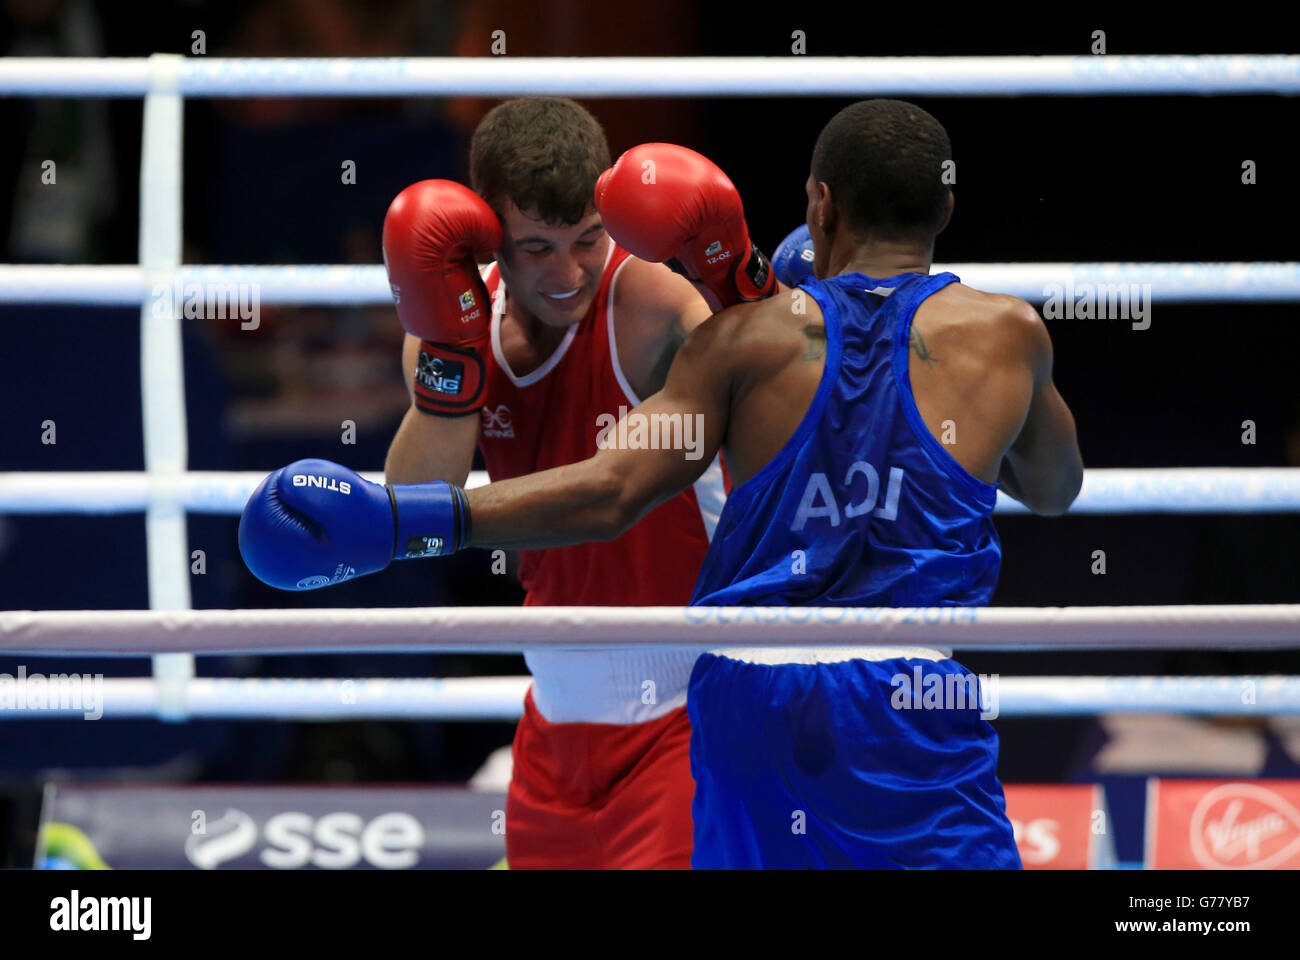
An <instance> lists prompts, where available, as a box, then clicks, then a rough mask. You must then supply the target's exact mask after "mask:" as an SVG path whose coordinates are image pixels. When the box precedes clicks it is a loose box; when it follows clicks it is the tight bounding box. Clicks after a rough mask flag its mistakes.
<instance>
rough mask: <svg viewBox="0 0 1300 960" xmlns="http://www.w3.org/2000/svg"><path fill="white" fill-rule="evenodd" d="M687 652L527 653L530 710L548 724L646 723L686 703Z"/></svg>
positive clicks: (690, 660)
mask: <svg viewBox="0 0 1300 960" xmlns="http://www.w3.org/2000/svg"><path fill="white" fill-rule="evenodd" d="M698 659H699V654H698V653H697V652H693V651H690V650H670V649H662V648H661V649H643V650H525V651H524V660H526V661H527V663H528V669H529V670H530V671H531V672H532V675H533V704H534V705H535V706H536V707H537V709H538V710H539V711H540V712H541V714H542V716H543V717H545V718H546V719H547V720H549V721H550V722H551V723H645V722H646V721H647V720H656V719H658V718H659V717H662V716H664V715H665V714H668V713H671V712H672V711H673V710H676V709H677V708H678V707H681V706H683V705H685V703H686V686H687V684H688V683H689V682H690V679H691V669H692V668H693V667H694V666H695V661H696V660H698Z"/></svg>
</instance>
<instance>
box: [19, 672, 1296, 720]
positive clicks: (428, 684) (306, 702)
mask: <svg viewBox="0 0 1300 960" xmlns="http://www.w3.org/2000/svg"><path fill="white" fill-rule="evenodd" d="M33 676H35V675H33ZM531 682H532V678H531V677H456V678H449V679H424V678H419V679H416V678H395V679H382V678H371V679H361V680H340V679H302V680H294V679H280V678H253V679H236V678H226V677H222V678H208V677H202V678H198V679H194V680H190V681H189V682H188V683H187V684H185V686H184V689H183V691H182V698H181V707H180V713H181V715H183V716H184V717H186V718H188V719H196V720H197V719H231V720H357V719H367V720H476V721H492V720H500V721H514V720H518V719H519V717H520V716H521V715H522V714H523V701H524V692H525V691H526V690H527V689H528V684H529V683H531ZM980 682H981V685H982V686H983V688H984V690H985V696H986V698H987V699H986V702H985V703H984V704H983V706H984V708H985V709H986V710H988V711H989V712H991V713H992V712H995V713H996V714H997V715H998V716H1001V717H1046V716H1091V715H1094V714H1098V713H1109V712H1126V713H1152V712H1176V713H1189V714H1209V715H1224V714H1245V715H1277V714H1300V677H1296V676H1236V677H1229V676H1223V677H1123V676H1120V677H1004V676H993V677H981V678H980ZM23 684H24V685H23V687H21V688H20V687H19V686H18V684H17V681H16V680H15V681H14V683H13V684H11V686H10V687H9V688H6V687H5V686H4V683H3V680H2V679H0V720H6V719H9V720H35V719H59V718H67V717H84V716H86V715H87V713H94V714H99V715H100V716H102V717H103V718H105V719H110V720H113V719H117V720H122V719H133V718H142V717H155V716H158V714H159V709H160V698H159V689H158V687H159V685H158V683H157V682H156V681H154V680H150V679H148V678H121V677H106V678H99V680H98V682H95V678H94V677H93V676H92V675H89V674H84V673H83V674H49V675H44V676H42V679H41V682H40V686H39V687H38V686H37V684H36V683H33V681H32V678H31V677H24V678H23Z"/></svg>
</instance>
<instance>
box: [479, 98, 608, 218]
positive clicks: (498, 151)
mask: <svg viewBox="0 0 1300 960" xmlns="http://www.w3.org/2000/svg"><path fill="white" fill-rule="evenodd" d="M609 166H610V157H609V144H608V143H607V142H606V140H605V131H604V130H602V129H601V127H600V124H599V123H598V122H597V121H596V118H595V117H593V116H592V115H591V114H590V113H588V112H587V111H586V109H585V108H584V107H583V106H582V105H581V104H579V103H577V102H575V101H573V100H569V99H567V98H564V97H520V98H518V99H515V100H507V101H506V102H505V103H502V104H498V105H497V106H496V107H493V108H492V110H491V111H490V112H489V113H488V115H487V116H486V117H484V118H483V120H482V122H481V123H479V125H478V127H477V129H475V131H474V137H473V139H472V140H471V141H470V147H469V176H470V185H471V186H472V187H473V188H474V191H475V192H476V193H477V194H478V195H479V196H481V197H482V198H483V199H484V200H486V201H487V203H488V205H489V206H490V207H492V209H494V210H496V211H497V215H498V216H501V214H502V210H503V206H504V203H503V202H504V201H505V200H510V201H512V202H513V203H514V205H515V206H516V207H518V208H519V209H520V210H526V211H533V212H535V213H536V214H537V215H538V216H539V217H540V218H541V219H542V220H543V221H544V222H546V223H554V224H564V225H569V226H572V225H573V224H576V223H577V222H578V221H579V220H581V219H582V218H583V217H584V216H586V214H587V211H588V209H589V208H590V207H591V204H592V193H593V192H594V191H595V189H596V178H597V177H599V176H600V175H601V173H602V172H604V171H605V170H606V169H607V168H608V167H609Z"/></svg>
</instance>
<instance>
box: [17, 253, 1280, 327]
mask: <svg viewBox="0 0 1300 960" xmlns="http://www.w3.org/2000/svg"><path fill="white" fill-rule="evenodd" d="M943 271H948V272H951V273H955V274H956V275H957V276H959V277H961V279H962V282H963V283H966V284H967V285H969V286H972V287H976V288H978V289H980V290H988V291H989V292H992V293H1005V294H1010V295H1012V296H1016V297H1020V298H1021V299H1023V300H1028V301H1029V302H1031V303H1039V304H1046V303H1047V302H1048V301H1049V300H1054V299H1055V300H1059V301H1061V302H1064V300H1065V299H1068V300H1069V301H1070V302H1071V303H1072V304H1073V303H1078V302H1079V301H1080V300H1082V299H1086V298H1088V297H1092V298H1093V300H1094V302H1096V303H1098V304H1103V303H1105V304H1109V303H1110V302H1111V301H1112V300H1113V301H1114V303H1115V304H1116V309H1117V310H1118V309H1119V308H1120V307H1121V306H1124V305H1127V304H1132V305H1133V306H1134V307H1135V308H1136V306H1137V304H1138V303H1139V301H1138V299H1137V298H1138V296H1139V294H1140V295H1141V297H1142V301H1140V302H1145V303H1146V304H1147V305H1150V304H1155V305H1157V306H1159V305H1163V304H1173V303H1213V302H1223V303H1232V302H1254V303H1267V302H1287V303H1293V302H1296V301H1300V263H1295V262H1279V263H1269V262H1262V263H937V264H934V265H933V266H932V267H931V272H932V273H940V272H943ZM160 284H161V287H162V289H161V290H159V285H160ZM196 294H197V296H196ZM240 296H242V297H243V298H244V301H245V302H247V301H249V300H250V299H252V298H253V297H256V302H257V303H258V304H259V305H262V306H274V305H300V306H329V305H340V304H349V305H368V306H386V305H388V304H390V303H392V293H391V291H390V290H389V288H388V279H387V276H386V275H385V273H384V268H383V267H381V266H351V265H346V264H321V265H311V264H302V265H295V266H283V267H272V266H226V265H215V264H214V265H206V266H201V265H194V266H190V265H185V266H180V267H177V268H176V269H175V270H174V271H172V272H170V273H167V274H162V275H160V274H157V273H147V272H146V271H144V270H142V269H141V268H140V267H132V266H103V267H93V266H67V265H62V264H34V265H19V264H0V303H66V304H87V305H101V306H127V305H130V306H136V305H139V304H141V303H144V302H147V301H149V300H150V298H157V299H158V300H159V301H160V302H165V303H168V304H178V305H180V304H184V303H186V302H187V301H189V302H195V303H204V304H207V303H212V304H214V305H215V307H216V309H214V313H216V316H215V317H214V319H226V318H228V319H230V320H232V321H234V320H236V317H237V312H236V309H237V306H238V304H239V302H240V301H239V299H238V298H239V297H240ZM164 297H165V299H164ZM217 309H220V310H224V313H221V312H216V310H217ZM1081 312H1082V311H1080V313H1081ZM1148 312H1149V311H1148ZM1061 315H1062V316H1063V317H1068V318H1071V319H1069V320H1068V321H1067V322H1070V323H1089V322H1092V323H1098V322H1108V321H1097V320H1092V321H1089V320H1085V319H1082V318H1081V316H1080V318H1079V319H1074V318H1075V317H1076V316H1079V314H1076V313H1075V312H1074V311H1073V309H1071V310H1070V311H1068V312H1063V313H1062V314H1061ZM1119 316H1121V317H1123V318H1125V319H1127V316H1126V315H1125V314H1119Z"/></svg>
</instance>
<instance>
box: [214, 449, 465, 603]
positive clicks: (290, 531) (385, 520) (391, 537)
mask: <svg viewBox="0 0 1300 960" xmlns="http://www.w3.org/2000/svg"><path fill="white" fill-rule="evenodd" d="M468 540H469V507H468V505H467V504H466V502H465V491H464V490H462V489H461V488H460V487H457V486H454V485H453V484H450V483H441V482H437V483H415V484H399V485H396V486H394V485H392V484H388V485H386V486H381V485H380V484H377V483H371V482H370V481H369V480H366V479H364V478H362V477H361V475H360V474H358V473H355V472H354V471H352V470H349V469H348V468H347V467H341V466H339V465H338V464H337V463H330V462H329V461H328V460H299V461H297V462H296V463H291V464H289V466H287V467H281V468H280V469H279V470H277V471H275V473H273V474H271V475H270V476H269V477H267V478H266V479H265V480H263V481H262V482H261V484H260V485H259V486H258V488H257V489H256V490H254V491H253V495H252V496H251V497H249V499H248V503H247V504H246V505H245V506H244V515H243V516H242V517H241V518H240V521H239V552H240V554H242V555H243V558H244V563H245V565H246V566H247V567H248V569H249V570H250V571H252V573H253V575H254V576H255V577H257V579H259V580H261V581H262V582H263V583H265V584H267V585H268V586H272V587H277V588H279V589H280V590H315V589H316V588H318V587H326V586H329V585H330V584H333V583H342V582H343V581H344V580H350V579H351V578H352V577H363V576H365V575H366V574H368V573H377V572H378V571H380V570H383V569H384V568H385V567H387V566H388V565H389V563H391V562H392V561H393V559H394V558H396V559H399V560H405V559H410V558H413V557H437V556H443V555H445V554H450V553H455V552H456V551H457V550H459V549H460V548H461V547H462V546H464V545H465V543H466V542H467V541H468Z"/></svg>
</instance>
